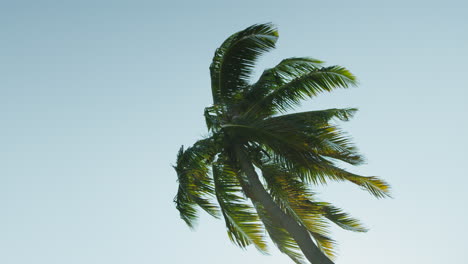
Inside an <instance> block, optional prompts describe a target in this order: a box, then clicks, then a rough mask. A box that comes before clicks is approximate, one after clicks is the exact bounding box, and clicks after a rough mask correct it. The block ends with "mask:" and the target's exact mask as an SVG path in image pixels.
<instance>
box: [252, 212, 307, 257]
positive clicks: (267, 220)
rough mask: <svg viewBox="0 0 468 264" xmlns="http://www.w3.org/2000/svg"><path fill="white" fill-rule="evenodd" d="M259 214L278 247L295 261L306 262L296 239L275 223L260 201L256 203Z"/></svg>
mask: <svg viewBox="0 0 468 264" xmlns="http://www.w3.org/2000/svg"><path fill="white" fill-rule="evenodd" d="M254 205H255V208H256V209H257V212H258V215H259V216H260V218H261V219H262V222H263V224H264V225H265V228H266V230H267V232H268V235H269V236H270V238H271V240H272V241H273V243H275V245H276V247H277V248H278V249H279V250H280V251H281V252H283V253H284V254H286V255H288V256H289V257H290V258H291V259H292V260H293V261H294V262H295V263H297V264H304V263H305V262H304V255H303V254H302V252H301V249H300V248H299V246H298V245H297V243H296V241H295V240H294V239H293V238H292V237H291V235H290V234H289V233H288V231H286V230H285V229H284V228H282V227H280V226H278V225H277V224H275V223H274V221H273V219H272V218H271V217H270V216H269V215H268V214H267V212H266V210H265V209H264V208H263V206H262V205H261V204H259V203H254Z"/></svg>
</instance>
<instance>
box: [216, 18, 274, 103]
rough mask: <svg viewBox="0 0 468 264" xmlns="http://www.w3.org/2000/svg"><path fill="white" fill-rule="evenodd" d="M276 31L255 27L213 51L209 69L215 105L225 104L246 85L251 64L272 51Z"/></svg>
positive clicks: (260, 26)
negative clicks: (224, 102) (222, 102)
mask: <svg viewBox="0 0 468 264" xmlns="http://www.w3.org/2000/svg"><path fill="white" fill-rule="evenodd" d="M277 39H278V31H277V30H276V28H275V27H274V26H273V25H272V24H269V23H268V24H257V25H253V26H250V27H248V28H246V29H244V30H242V31H239V32H237V33H235V34H234V35H232V36H230V37H229V38H228V39H227V40H226V41H224V43H223V44H222V45H221V46H220V47H219V48H218V49H217V50H216V52H215V55H214V58H213V62H212V63H211V66H210V73H211V89H212V94H213V102H214V104H218V103H219V102H221V101H226V100H228V101H229V99H230V98H231V97H232V96H233V95H234V94H235V93H237V92H239V90H240V89H243V88H245V87H246V86H247V85H248V80H249V78H250V74H251V72H252V70H253V67H254V63H255V62H256V60H257V58H258V57H259V56H261V55H262V54H263V53H265V52H267V51H269V50H271V49H273V48H274V47H275V43H276V41H277Z"/></svg>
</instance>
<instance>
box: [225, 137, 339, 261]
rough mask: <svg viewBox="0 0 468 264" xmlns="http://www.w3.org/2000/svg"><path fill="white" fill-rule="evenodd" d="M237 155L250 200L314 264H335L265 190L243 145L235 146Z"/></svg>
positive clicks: (305, 230)
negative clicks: (286, 234) (260, 206)
mask: <svg viewBox="0 0 468 264" xmlns="http://www.w3.org/2000/svg"><path fill="white" fill-rule="evenodd" d="M234 152H235V155H236V157H237V159H238V161H239V165H240V168H241V170H242V171H243V172H244V173H245V174H246V176H247V182H248V185H249V186H247V188H248V189H249V190H248V191H247V192H246V193H247V196H249V198H250V199H252V200H253V201H255V202H258V203H260V204H261V205H262V206H263V208H264V209H265V211H266V212H267V214H268V215H269V216H270V217H271V219H272V220H273V221H274V222H275V223H276V224H278V225H279V226H281V227H282V228H284V229H286V230H287V231H288V233H289V234H290V235H291V236H292V237H293V238H294V240H295V241H296V243H297V244H298V245H299V247H300V249H301V251H302V252H303V253H304V256H305V257H306V258H307V259H308V260H309V261H310V262H311V263H312V264H334V263H333V262H332V261H331V260H330V259H329V258H328V257H327V256H325V254H324V253H323V252H322V251H320V249H319V248H318V247H317V245H315V243H314V241H313V240H312V238H311V237H310V234H309V231H308V230H307V229H306V228H305V227H304V226H302V225H300V224H298V223H297V222H296V221H295V220H294V219H293V218H292V217H291V216H289V215H287V214H286V213H285V212H284V211H283V210H281V208H280V207H279V206H278V205H277V204H276V203H275V201H274V200H273V198H272V197H271V195H270V194H269V193H268V192H267V191H266V190H265V188H264V187H263V184H262V183H261V182H260V179H259V178H258V174H257V172H256V171H255V168H254V166H253V164H252V162H251V161H250V160H249V158H248V157H247V155H246V154H245V152H244V151H243V149H242V147H241V145H238V144H236V145H235V146H234Z"/></svg>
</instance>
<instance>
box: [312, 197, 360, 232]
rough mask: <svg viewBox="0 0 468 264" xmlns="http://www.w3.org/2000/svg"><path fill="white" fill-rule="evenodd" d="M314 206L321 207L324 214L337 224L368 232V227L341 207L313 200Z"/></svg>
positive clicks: (355, 230) (356, 230) (351, 229)
mask: <svg viewBox="0 0 468 264" xmlns="http://www.w3.org/2000/svg"><path fill="white" fill-rule="evenodd" d="M312 204H313V205H314V206H317V207H319V208H320V210H321V212H322V214H323V216H325V217H326V218H327V219H328V220H330V221H331V222H333V223H335V224H336V225H337V226H339V227H341V228H343V229H346V230H349V231H354V232H367V231H368V229H367V228H366V227H364V225H363V224H362V223H361V222H360V221H359V220H358V219H356V218H353V217H351V216H350V215H349V214H347V213H345V212H343V211H342V210H341V209H340V208H338V207H335V206H333V205H332V204H330V203H326V202H312Z"/></svg>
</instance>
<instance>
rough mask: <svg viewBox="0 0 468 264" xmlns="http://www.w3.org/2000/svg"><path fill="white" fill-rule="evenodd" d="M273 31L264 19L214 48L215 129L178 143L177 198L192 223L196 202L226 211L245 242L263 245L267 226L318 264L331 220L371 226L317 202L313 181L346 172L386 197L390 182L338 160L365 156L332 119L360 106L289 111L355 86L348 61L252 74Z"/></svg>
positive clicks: (346, 177)
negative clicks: (190, 143) (255, 77)
mask: <svg viewBox="0 0 468 264" xmlns="http://www.w3.org/2000/svg"><path fill="white" fill-rule="evenodd" d="M277 39H278V32H277V30H276V28H275V27H274V26H273V25H271V24H258V25H253V26H250V27H248V28H246V29H244V30H242V31H239V32H237V33H235V34H234V35H232V36H230V37H229V38H228V39H227V40H226V41H224V43H223V44H222V45H221V46H220V47H219V48H218V49H217V50H216V52H215V55H214V58H213V62H212V64H211V66H210V73H211V89H212V94H213V105H212V106H209V107H207V108H205V119H206V125H207V127H208V131H209V135H208V136H207V137H206V138H204V139H201V140H199V141H198V142H196V143H195V144H194V145H193V146H191V147H189V148H187V149H184V147H183V146H182V148H181V149H180V151H179V153H178V155H177V164H176V166H174V168H175V170H176V172H177V175H178V182H179V189H178V193H177V196H176V197H175V199H174V202H175V204H176V207H177V209H178V210H179V212H180V216H181V218H182V219H183V220H184V221H185V222H186V223H187V224H188V225H189V226H190V227H192V228H193V227H194V223H195V221H196V219H197V208H198V207H200V208H202V209H204V210H205V211H206V212H207V213H209V214H210V215H212V216H214V217H216V218H221V217H222V218H224V221H225V222H226V227H227V232H228V235H229V238H230V239H231V240H232V241H233V242H234V243H235V244H237V245H238V246H240V247H242V248H244V247H246V246H248V245H251V244H253V245H254V246H255V247H256V248H257V249H258V250H260V251H261V252H267V243H266V233H268V234H269V237H270V238H271V240H272V241H273V242H274V243H275V244H276V246H277V247H278V248H279V250H280V251H281V252H283V253H285V254H287V255H288V256H289V257H290V258H291V259H293V260H294V261H295V262H296V263H304V257H305V258H306V259H307V260H308V261H310V262H311V263H313V264H329V263H333V262H332V261H331V260H330V259H331V258H333V257H334V254H335V251H334V245H335V242H334V240H332V239H331V238H330V237H329V230H328V228H329V225H330V223H334V224H336V225H338V226H340V227H341V228H343V229H346V230H351V231H356V232H365V231H366V228H365V227H363V226H362V224H361V223H360V222H359V221H358V220H356V219H354V218H352V217H351V216H349V215H348V214H346V213H345V212H343V211H342V210H341V209H339V208H337V207H335V206H333V205H332V204H330V203H327V202H323V201H319V200H318V199H317V197H316V195H315V194H314V192H313V191H312V190H311V187H312V186H313V185H315V184H326V183H328V182H329V181H350V182H352V183H354V184H356V185H358V186H360V187H362V188H363V189H365V190H367V191H369V192H370V193H371V194H372V195H374V196H376V197H378V198H382V197H386V196H389V185H388V184H387V183H385V182H384V181H382V180H380V179H378V178H377V177H365V176H360V175H357V174H354V173H351V172H348V171H346V170H344V169H342V168H340V167H338V166H337V164H336V163H337V162H345V163H348V164H352V165H358V164H360V163H362V162H363V157H362V156H361V155H360V154H359V153H357V150H356V148H355V147H354V145H353V144H352V143H350V141H349V139H348V138H347V137H346V136H344V135H343V132H342V131H341V130H340V129H339V128H338V127H337V126H336V125H335V124H333V120H334V119H339V120H343V121H346V120H348V119H349V118H351V117H352V116H353V114H354V113H355V112H356V109H354V108H346V109H326V110H320V111H308V112H301V113H292V114H286V113H285V112H287V111H289V110H291V109H293V108H294V107H296V106H298V104H299V103H300V101H301V100H303V99H306V98H309V97H314V96H316V95H318V94H320V93H321V92H329V91H332V90H333V89H335V88H347V87H349V86H353V85H355V84H356V78H355V77H354V76H353V75H352V74H351V73H350V72H349V71H348V70H347V69H345V68H343V67H340V66H329V67H324V66H322V65H323V62H321V61H319V60H315V59H311V58H289V59H285V60H283V61H281V62H280V63H279V64H278V65H276V66H275V67H273V68H271V69H267V70H265V71H264V72H263V74H262V75H261V76H260V78H259V80H258V81H257V82H255V83H253V84H252V83H250V82H249V79H250V77H251V73H252V70H253V66H254V64H255V62H256V60H257V58H258V57H259V56H261V55H262V54H263V53H265V52H267V51H269V50H271V49H273V48H274V47H275V43H276V41H277ZM260 175H261V177H260ZM214 200H216V201H217V203H216V202H214ZM265 231H266V232H265Z"/></svg>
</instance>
